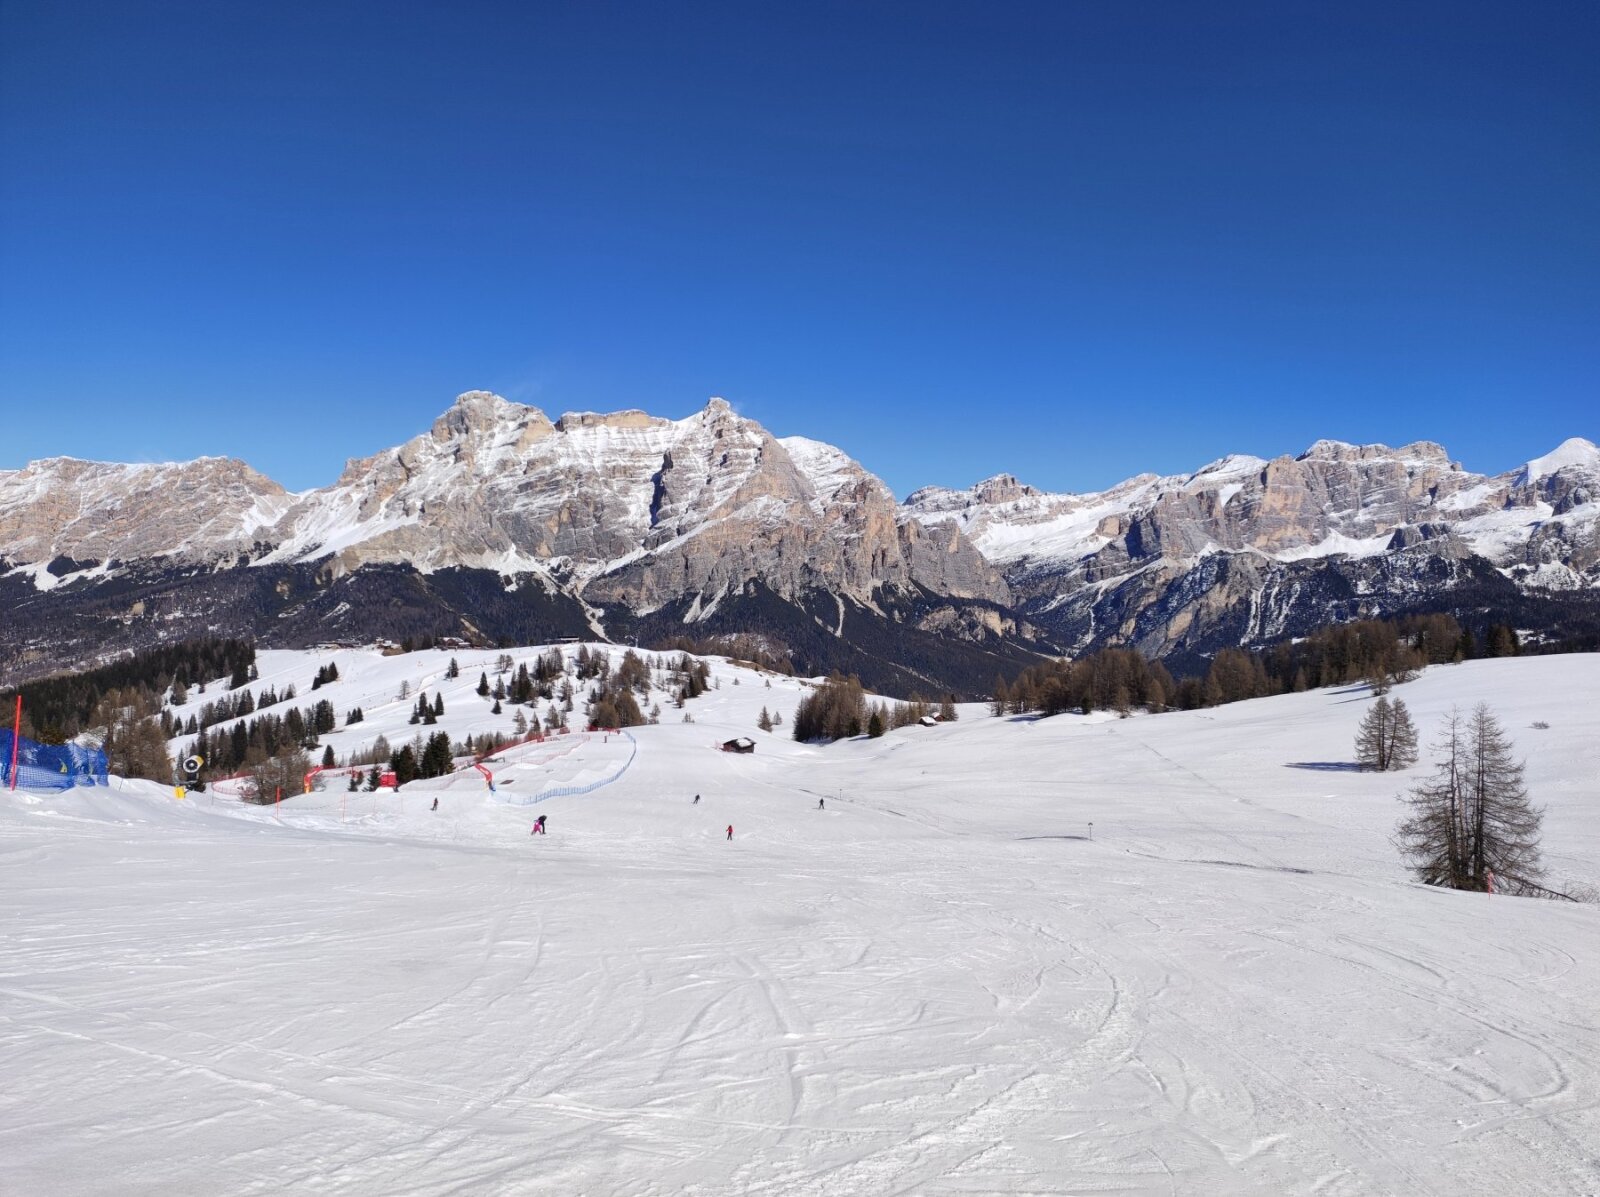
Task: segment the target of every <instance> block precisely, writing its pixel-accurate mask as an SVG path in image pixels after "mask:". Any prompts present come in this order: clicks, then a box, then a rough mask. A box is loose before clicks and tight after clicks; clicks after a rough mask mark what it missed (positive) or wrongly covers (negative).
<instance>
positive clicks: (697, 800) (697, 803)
mask: <svg viewBox="0 0 1600 1197" xmlns="http://www.w3.org/2000/svg"><path fill="white" fill-rule="evenodd" d="M694 805H695V806H699V805H700V795H699V794H696V795H695V796H694Z"/></svg>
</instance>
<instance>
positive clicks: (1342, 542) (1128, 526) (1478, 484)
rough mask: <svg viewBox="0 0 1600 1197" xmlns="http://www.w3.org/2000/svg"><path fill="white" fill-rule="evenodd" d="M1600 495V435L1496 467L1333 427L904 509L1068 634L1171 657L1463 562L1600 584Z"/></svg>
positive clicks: (1391, 591)
mask: <svg viewBox="0 0 1600 1197" xmlns="http://www.w3.org/2000/svg"><path fill="white" fill-rule="evenodd" d="M1597 500H1600V449H1597V448H1596V447H1595V446H1594V445H1593V444H1591V443H1590V442H1588V441H1584V440H1571V441H1568V442H1566V443H1565V444H1563V445H1562V446H1560V447H1559V448H1558V449H1557V450H1555V451H1554V452H1553V453H1550V454H1547V455H1546V456H1545V457H1543V458H1539V459H1537V460H1535V461H1533V462H1529V463H1527V464H1526V465H1525V466H1523V467H1521V468H1519V469H1516V470H1512V471H1508V472H1506V473H1504V474H1499V475H1492V476H1491V475H1482V474H1474V473H1471V472H1468V471H1466V470H1464V469H1462V467H1461V466H1460V465H1459V464H1457V463H1455V462H1452V461H1451V460H1450V458H1449V455H1448V454H1447V453H1446V452H1445V450H1444V449H1443V448H1442V447H1440V446H1439V445H1436V444H1433V443H1431V442H1425V441H1424V442H1418V443H1416V444H1411V445H1406V446H1404V447H1402V448H1399V449H1391V448H1389V447H1388V446H1385V445H1347V444H1342V443H1340V442H1337V441H1318V442H1317V443H1316V444H1314V445H1312V446H1311V448H1309V449H1308V450H1306V452H1304V453H1302V454H1300V455H1299V456H1298V457H1278V458H1274V459H1272V460H1264V459H1261V458H1255V457H1228V458H1224V459H1222V460H1221V461H1217V462H1213V463H1212V464H1211V465H1208V466H1205V467H1203V468H1202V469H1200V470H1197V471H1195V472H1194V473H1193V474H1188V475H1181V476H1176V477H1165V478H1163V477H1156V476H1154V475H1148V474H1147V475H1141V476H1139V477H1137V478H1131V479H1129V480H1128V481H1126V482H1124V483H1121V484H1119V485H1118V486H1116V487H1113V488H1111V489H1109V490H1106V491H1102V492H1097V493H1093V494H1081V495H1074V494H1049V493H1046V492H1043V491H1039V490H1037V489H1035V488H1033V487H1030V486H1026V485H1024V484H1022V483H1020V482H1018V481H1017V480H1016V479H1015V478H1012V477H1010V476H1008V475H1001V476H1000V477H997V478H991V479H989V480H987V481H985V482H981V483H978V484H977V485H976V486H974V487H972V488H971V489H969V490H965V491H956V490H947V489H940V488H929V489H927V490H923V491H918V492H916V493H915V494H913V495H911V496H910V498H908V499H907V501H906V505H905V509H904V510H905V512H906V513H907V514H909V515H912V516H915V517H916V518H918V519H920V520H922V521H923V522H924V523H929V524H935V523H944V524H948V525H951V526H955V527H959V528H960V529H962V530H963V531H965V532H966V533H967V534H968V536H969V537H970V538H971V539H972V541H973V542H974V543H975V544H976V545H977V546H978V548H979V549H980V550H981V551H983V552H984V553H985V554H986V555H987V556H988V557H989V559H990V560H992V561H994V562H996V563H997V564H999V565H1001V567H1002V568H1003V569H1004V571H1005V574H1006V578H1007V580H1008V581H1009V582H1010V584H1011V586H1012V591H1013V594H1014V595H1015V596H1016V598H1017V602H1018V605H1019V609H1020V610H1021V612H1022V613H1023V614H1024V615H1026V616H1028V617H1029V618H1031V619H1033V620H1035V621H1036V622H1038V623H1040V624H1041V625H1043V626H1045V627H1047V628H1049V629H1051V630H1053V631H1054V632H1055V633H1056V634H1057V636H1058V637H1059V638H1060V642H1061V643H1063V644H1064V645H1067V646H1072V647H1076V648H1083V647H1087V646H1090V645H1099V644H1131V645H1137V646H1138V647H1140V648H1141V649H1143V650H1144V651H1146V652H1149V653H1152V654H1153V655H1163V654H1166V653H1170V652H1172V651H1174V650H1175V649H1176V648H1179V647H1181V646H1182V645H1184V644H1186V643H1190V642H1193V641H1194V640H1195V639H1197V638H1199V639H1201V640H1206V639H1208V638H1209V640H1210V641H1211V642H1215V641H1216V639H1217V637H1218V636H1219V635H1228V636H1231V635H1234V634H1237V635H1238V636H1241V637H1244V638H1245V640H1246V641H1259V640H1262V639H1270V638H1271V637H1272V636H1273V635H1275V634H1280V633H1281V632H1282V629H1284V628H1287V627H1289V626H1290V625H1291V624H1292V623H1293V622H1294V620H1295V619H1296V618H1299V617H1298V616H1296V615H1295V614H1294V610H1295V609H1296V606H1295V605H1296V604H1297V603H1298V604H1300V605H1301V606H1302V607H1304V608H1305V609H1306V610H1310V609H1311V608H1312V607H1315V608H1316V610H1317V611H1319V612H1321V613H1322V617H1325V618H1327V619H1333V618H1339V617H1341V616H1339V615H1338V614H1337V613H1338V612H1339V611H1342V610H1345V609H1346V608H1345V606H1341V604H1342V603H1346V600H1348V604H1347V605H1348V609H1349V610H1352V611H1358V612H1359V611H1361V610H1363V609H1370V610H1373V611H1377V610H1381V609H1385V605H1386V604H1387V605H1388V606H1389V607H1398V606H1403V605H1404V604H1405V603H1406V602H1407V601H1410V600H1412V599H1414V597H1415V595H1416V594H1417V593H1419V592H1421V591H1423V590H1425V589H1426V588H1427V587H1429V586H1446V587H1447V586H1453V585H1456V584H1457V583H1458V582H1461V583H1462V584H1467V583H1470V584H1472V585H1479V584H1480V583H1483V579H1482V578H1481V577H1480V576H1479V574H1478V573H1476V572H1474V569H1473V568H1466V569H1465V573H1463V569H1464V568H1465V567H1464V563H1466V562H1469V561H1470V560H1478V561H1480V562H1482V563H1484V565H1485V567H1487V568H1490V569H1491V570H1495V569H1497V570H1498V571H1499V573H1500V575H1501V577H1502V579H1503V580H1504V581H1508V582H1510V583H1512V584H1514V585H1516V586H1519V587H1522V588H1523V589H1542V590H1569V591H1571V590H1582V589H1586V588H1597V587H1600V501H1597ZM1319 570H1320V571H1321V573H1320V574H1319V573H1318V571H1319ZM1334 575H1336V576H1337V577H1339V578H1342V579H1344V581H1343V582H1341V583H1338V584H1334V583H1329V582H1328V580H1327V579H1328V577H1329V576H1334ZM1314 577H1315V578H1316V579H1317V580H1316V581H1315V582H1314V583H1313V581H1312V579H1313V578H1314ZM1462 579H1465V580H1466V581H1465V582H1462ZM1330 586H1331V590H1330V589H1329V587H1330ZM1341 586H1343V587H1345V588H1347V589H1349V590H1350V591H1351V593H1350V594H1348V595H1344V596H1343V597H1341V595H1340V594H1339V593H1337V592H1339V591H1340V587H1341ZM1360 587H1365V588H1367V589H1368V593H1369V594H1370V596H1371V597H1370V601H1366V600H1363V599H1362V598H1361V595H1360V594H1359V593H1357V588H1360ZM1374 587H1376V588H1378V590H1376V591H1374V590H1372V588H1374ZM1383 588H1388V589H1387V590H1384V589H1383ZM1380 591H1381V593H1380ZM1343 617H1349V616H1343ZM1307 618H1309V616H1307ZM1236 642H1237V641H1236Z"/></svg>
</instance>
